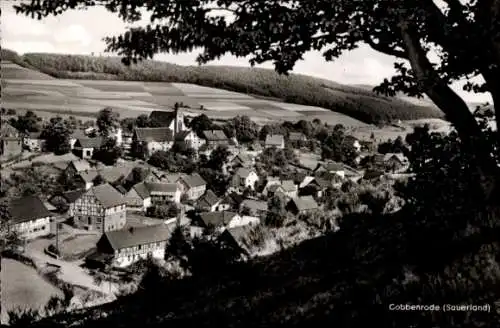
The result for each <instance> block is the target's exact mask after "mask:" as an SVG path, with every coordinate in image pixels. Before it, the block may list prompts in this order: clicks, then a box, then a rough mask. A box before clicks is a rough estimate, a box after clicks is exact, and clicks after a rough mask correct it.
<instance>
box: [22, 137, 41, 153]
mask: <svg viewBox="0 0 500 328" xmlns="http://www.w3.org/2000/svg"><path fill="white" fill-rule="evenodd" d="M41 135H42V133H41V132H30V133H26V134H25V135H24V138H23V145H24V147H25V148H26V149H28V150H29V151H32V152H41V151H43V149H44V146H45V140H44V139H43V138H41Z"/></svg>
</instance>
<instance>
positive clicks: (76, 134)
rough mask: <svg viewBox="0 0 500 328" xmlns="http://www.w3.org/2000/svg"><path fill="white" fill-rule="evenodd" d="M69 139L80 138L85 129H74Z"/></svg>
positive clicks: (83, 134) (82, 136) (83, 135)
mask: <svg viewBox="0 0 500 328" xmlns="http://www.w3.org/2000/svg"><path fill="white" fill-rule="evenodd" d="M69 137H70V139H80V138H85V131H83V130H80V129H77V130H74V131H73V133H71V135H70V136H69Z"/></svg>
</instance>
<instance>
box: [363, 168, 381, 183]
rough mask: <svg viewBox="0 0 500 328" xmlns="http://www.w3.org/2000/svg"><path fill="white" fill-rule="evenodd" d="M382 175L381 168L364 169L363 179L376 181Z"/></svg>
mask: <svg viewBox="0 0 500 328" xmlns="http://www.w3.org/2000/svg"><path fill="white" fill-rule="evenodd" d="M383 175H384V172H383V171H381V170H373V169H369V170H366V171H365V174H364V175H363V180H367V181H376V180H379V179H380V178H382V176H383Z"/></svg>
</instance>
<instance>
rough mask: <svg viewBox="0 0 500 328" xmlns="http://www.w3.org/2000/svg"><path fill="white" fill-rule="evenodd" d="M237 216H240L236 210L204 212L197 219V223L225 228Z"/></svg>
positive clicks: (201, 225) (205, 226)
mask: <svg viewBox="0 0 500 328" xmlns="http://www.w3.org/2000/svg"><path fill="white" fill-rule="evenodd" d="M235 218H240V216H239V215H238V213H235V212H228V211H222V212H203V213H200V214H199V215H198V218H197V219H195V222H194V223H195V225H198V226H200V227H203V228H209V227H212V228H224V227H226V226H227V225H228V224H229V223H230V222H231V221H232V220H234V219H235Z"/></svg>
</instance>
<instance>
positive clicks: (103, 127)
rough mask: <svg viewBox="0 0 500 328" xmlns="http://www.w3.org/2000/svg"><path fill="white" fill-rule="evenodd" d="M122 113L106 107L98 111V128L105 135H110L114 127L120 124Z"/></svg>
mask: <svg viewBox="0 0 500 328" xmlns="http://www.w3.org/2000/svg"><path fill="white" fill-rule="evenodd" d="M119 118H120V114H119V113H117V112H114V111H113V109H112V108H110V107H106V108H104V109H102V110H100V111H99V113H97V120H96V124H97V129H98V130H99V133H100V134H101V135H103V136H105V137H107V136H109V135H110V133H111V132H112V130H113V129H115V128H117V127H119V126H120V123H119Z"/></svg>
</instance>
